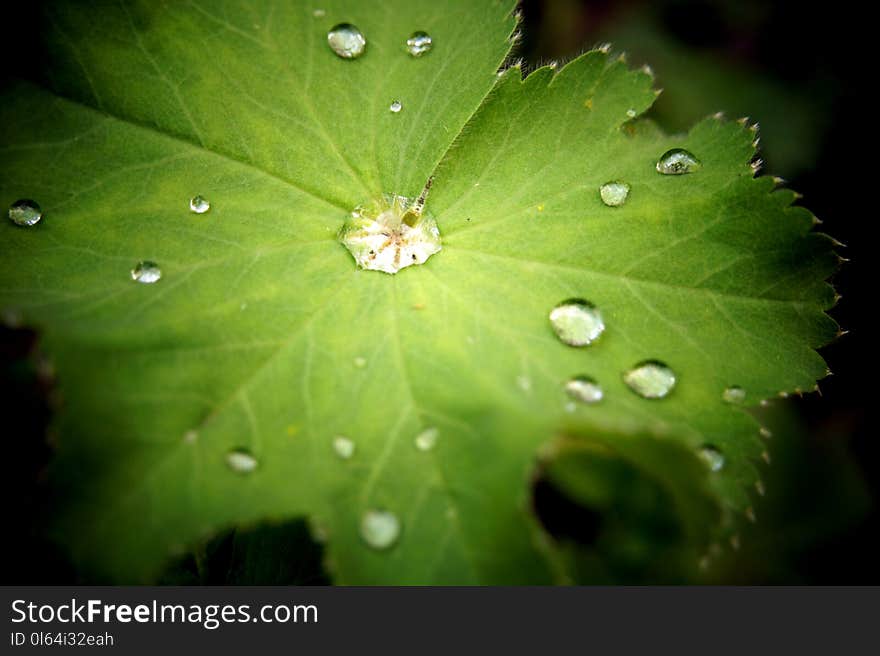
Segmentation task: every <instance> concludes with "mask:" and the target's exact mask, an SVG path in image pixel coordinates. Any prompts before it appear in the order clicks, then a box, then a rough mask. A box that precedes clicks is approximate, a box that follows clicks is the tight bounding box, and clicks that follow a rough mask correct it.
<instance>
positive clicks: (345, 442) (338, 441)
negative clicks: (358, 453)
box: [333, 435, 355, 460]
mask: <svg viewBox="0 0 880 656" xmlns="http://www.w3.org/2000/svg"><path fill="white" fill-rule="evenodd" d="M354 450H355V444H354V440H351V439H349V438H347V437H345V436H344V435H337V436H336V437H334V438H333V451H334V452H335V453H336V455H337V456H339V457H340V458H342V459H343V460H348V459H349V458H351V457H352V456H353V455H354Z"/></svg>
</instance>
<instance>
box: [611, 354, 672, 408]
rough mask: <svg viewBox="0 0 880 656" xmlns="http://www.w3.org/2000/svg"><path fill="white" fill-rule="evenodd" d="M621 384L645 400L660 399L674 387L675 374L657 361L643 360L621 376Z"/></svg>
mask: <svg viewBox="0 0 880 656" xmlns="http://www.w3.org/2000/svg"><path fill="white" fill-rule="evenodd" d="M623 382H625V383H626V384H627V385H629V388H630V389H631V390H632V391H633V392H635V393H636V394H638V395H639V396H641V397H643V398H646V399H662V398H663V397H665V396H667V395H668V394H669V392H671V391H672V388H673V387H675V374H674V373H673V372H672V369H670V368H669V367H668V366H666V365H665V364H664V363H662V362H660V361H658V360H645V361H644V362H640V363H639V364H637V365H636V366H635V367H633V368H632V369H630V370H629V371H627V372H626V373H624V374H623Z"/></svg>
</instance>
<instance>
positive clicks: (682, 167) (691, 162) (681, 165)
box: [657, 148, 701, 175]
mask: <svg viewBox="0 0 880 656" xmlns="http://www.w3.org/2000/svg"><path fill="white" fill-rule="evenodd" d="M700 166H701V164H700V160H698V159H697V158H696V157H694V155H693V153H691V152H690V151H687V150H685V149H684V148H672V149H670V150H667V151H666V152H665V153H663V155H661V156H660V159H658V160H657V172H658V173H662V174H663V175H683V174H685V173H693V172H694V171H696V170H698V169H699V168H700Z"/></svg>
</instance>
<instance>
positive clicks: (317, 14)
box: [312, 9, 327, 18]
mask: <svg viewBox="0 0 880 656" xmlns="http://www.w3.org/2000/svg"><path fill="white" fill-rule="evenodd" d="M326 15H327V12H326V11H324V10H323V9H315V10H314V11H313V12H312V16H314V17H315V18H324V16H326Z"/></svg>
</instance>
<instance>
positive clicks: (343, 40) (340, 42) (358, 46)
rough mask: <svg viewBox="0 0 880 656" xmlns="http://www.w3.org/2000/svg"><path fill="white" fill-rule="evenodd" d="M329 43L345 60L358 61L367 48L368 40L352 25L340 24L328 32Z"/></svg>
mask: <svg viewBox="0 0 880 656" xmlns="http://www.w3.org/2000/svg"><path fill="white" fill-rule="evenodd" d="M327 43H328V44H330V48H331V49H332V50H333V52H335V53H336V54H337V55H339V56H340V57H342V58H343V59H357V58H358V57H360V56H361V55H362V54H364V50H366V48H367V40H366V39H365V38H364V35H363V34H361V31H360V30H359V29H358V28H356V27H355V26H354V25H352V24H351V23H339V24H338V25H334V26H333V27H332V28H331V29H330V31H329V32H327Z"/></svg>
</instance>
